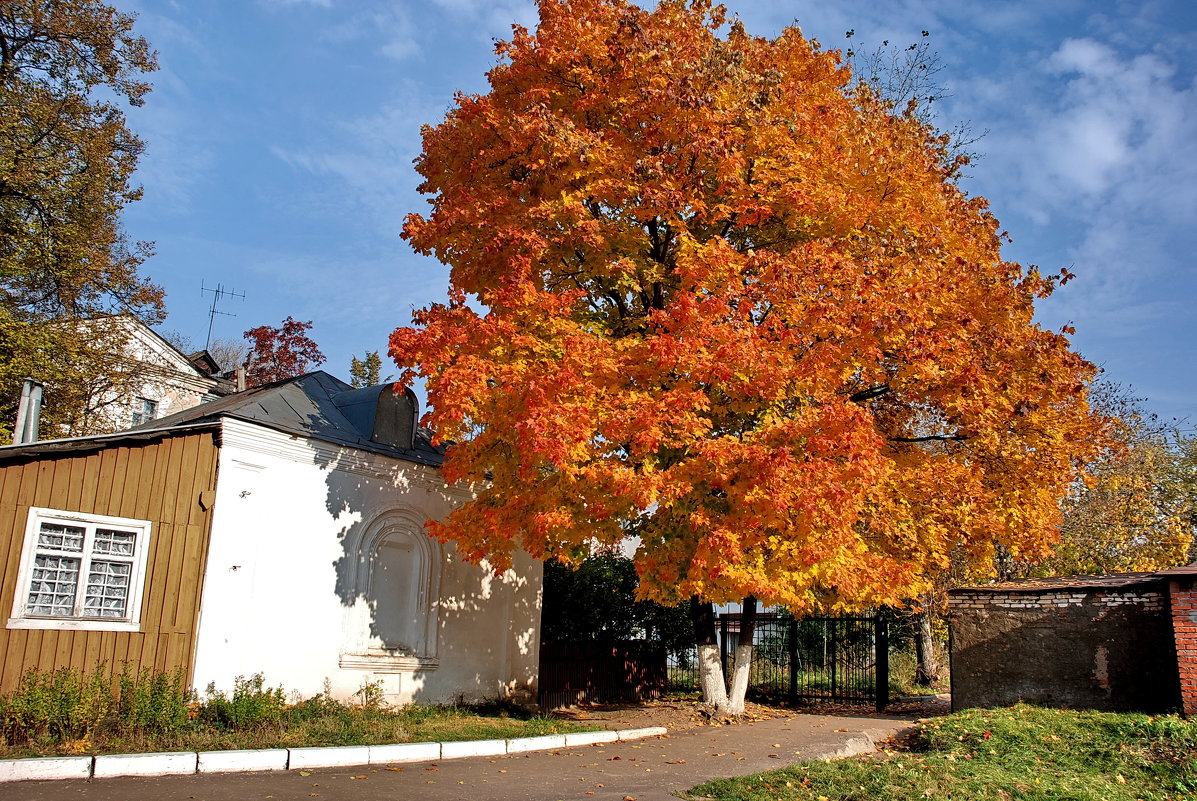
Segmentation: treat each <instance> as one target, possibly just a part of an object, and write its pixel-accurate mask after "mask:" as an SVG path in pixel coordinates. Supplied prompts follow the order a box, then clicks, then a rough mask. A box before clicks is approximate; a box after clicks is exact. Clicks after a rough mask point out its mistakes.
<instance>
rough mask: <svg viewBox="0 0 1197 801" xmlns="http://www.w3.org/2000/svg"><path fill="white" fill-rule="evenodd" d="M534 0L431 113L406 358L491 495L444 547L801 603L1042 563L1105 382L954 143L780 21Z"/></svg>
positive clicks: (415, 220)
mask: <svg viewBox="0 0 1197 801" xmlns="http://www.w3.org/2000/svg"><path fill="white" fill-rule="evenodd" d="M539 5H540V13H541V23H540V25H539V27H538V28H537V29H536V30H535V31H527V30H523V29H518V28H517V29H516V31H515V33H514V36H513V38H512V40H511V41H510V42H506V43H502V44H500V45H499V46H498V53H499V55H500V57H501V62H500V63H499V64H498V66H496V67H495V68H494V69H493V70H492V71H491V72H490V74H489V79H490V83H491V90H490V92H488V93H487V94H485V95H479V96H465V95H461V96H459V97H458V98H456V102H455V106H454V108H453V109H451V110H450V112H449V113H448V115H447V116H446V118H445V120H444V121H443V122H442V123H441V124H439V125H437V126H435V127H429V128H426V129H425V131H424V152H423V155H422V156H421V157H420V159H419V160H418V162H417V164H418V169H419V171H420V173H421V174H422V175H423V176H424V179H425V181H424V183H423V184H422V186H421V191H423V192H425V193H426V194H428V195H429V196H430V199H431V203H432V208H431V211H430V212H429V213H428V215H427V216H421V215H412V216H410V217H409V218H408V220H407V223H406V225H405V227H404V236H405V238H407V239H408V240H409V241H410V242H411V243H412V245H413V246H414V247H415V249H416V250H417V251H419V252H421V253H426V254H432V255H435V256H437V257H438V258H440V259H441V260H442V261H444V262H445V263H447V264H448V265H449V266H450V268H451V287H450V293H451V294H450V298H451V300H450V302H449V303H448V304H446V305H437V306H432V307H429V308H428V309H425V310H422V311H420V312H417V313H416V315H415V320H414V326H413V327H411V328H403V329H400V330H398V331H396V332H395V334H394V335H393V337H392V339H391V353H392V356H393V357H394V358H395V359H396V360H397V362H398V363H399V364H400V365H401V366H403V367H404V368H405V372H404V373H403V376H402V380H404V381H412V380H415V379H416V378H424V379H426V381H427V385H428V395H429V401H430V406H431V409H432V411H431V412H430V416H429V422H430V423H431V424H432V425H433V426H434V427H435V429H436V431H437V432H438V436H439V437H441V439H442V440H443V441H451V442H453V443H455V444H453V445H452V446H451V447H450V448H449V451H448V460H447V462H446V467H445V474H446V477H447V478H448V479H449V480H451V481H467V482H471V483H472V484H473V485H474V486H475V487H476V488H477V490H478V497H477V500H476V501H474V502H473V503H470V504H467V505H465V506H463V507H462V508H460V509H458V510H457V511H456V512H454V513H453V514H452V515H451V516H450V517H449V518H448V519H447V520H445V521H443V522H441V523H438V524H436V525H435V526H434V529H433V530H434V533H436V534H437V536H440V537H443V538H452V539H454V540H457V541H458V543H459V546H460V547H461V549H462V551H463V552H464V553H466V554H467V555H469V556H471V557H472V558H478V559H481V558H484V557H485V558H489V559H490V560H491V562H492V563H493V564H495V565H496V566H497V567H500V568H502V567H504V566H506V564H507V561H506V560H507V558H508V556H509V555H510V553H511V552H512V551H513V549H515V548H523V549H525V550H528V551H530V552H531V553H533V554H536V555H538V556H553V555H561V556H563V557H565V558H567V559H569V558H573V557H575V556H577V555H578V554H581V553H584V552H585V551H586V549H587V548H589V547H590V545H591V543H594V542H598V543H602V544H614V543H617V542H619V541H620V540H621V539H622V538H624V537H625V536H628V535H635V536H637V537H639V538H640V545H639V548H638V550H637V554H636V561H637V568H638V570H639V572H640V574H641V586H642V588H643V590H644V592H646V593H648V594H651V595H653V596H655V597H657V598H661V599H665V600H672V599H678V598H684V597H688V596H690V595H699V596H701V597H703V598H705V599H707V600H714V601H724V600H729V599H733V598H740V597H742V596H744V595H747V594H752V595H756V596H757V597H758V598H760V599H762V600H764V601H766V602H775V603H785V604H788V605H790V606H793V607H794V608H796V609H799V608H806V607H810V606H813V605H823V606H831V607H834V606H842V607H849V606H853V605H863V604H872V603H880V602H892V601H896V600H898V599H900V598H902V597H904V596H910V595H913V594H915V593H916V592H918V590H919V589H920V588H921V587H922V586H924V585H925V583H926V581H927V580H928V576H929V575H930V574H931V573H932V572H934V571H935V570H936V569H938V568H939V567H940V566H942V565H943V564H944V563H945V562H946V561H947V559H948V557H949V555H950V554H959V553H961V552H962V551H963V552H966V553H968V554H971V555H972V556H973V558H975V559H977V560H983V559H986V558H988V557H989V556H991V554H992V552H993V549H994V547H995V543H996V544H1001V545H1002V546H1004V547H1005V548H1007V549H1009V550H1011V551H1014V552H1018V553H1033V552H1036V550H1037V549H1042V548H1043V546H1044V543H1045V542H1047V541H1048V540H1049V539H1050V537H1051V535H1052V531H1053V530H1054V526H1055V524H1056V517H1057V512H1056V500H1057V499H1058V497H1059V496H1060V494H1061V493H1062V492H1063V491H1064V488H1065V487H1066V486H1067V485H1068V484H1069V482H1070V481H1071V480H1072V479H1073V476H1074V475H1075V471H1076V469H1077V467H1078V466H1079V465H1080V464H1083V463H1084V462H1085V461H1086V460H1087V459H1088V458H1090V456H1091V454H1092V453H1093V452H1094V450H1095V449H1096V448H1097V447H1098V445H1097V444H1096V443H1098V442H1099V440H1100V437H1099V436H1098V435H1099V434H1100V430H1101V424H1100V423H1101V421H1100V420H1097V419H1095V418H1093V417H1091V416H1090V415H1089V413H1088V410H1087V406H1086V403H1085V396H1084V388H1085V386H1086V385H1087V382H1088V381H1089V379H1090V378H1091V375H1092V367H1091V366H1090V365H1088V364H1087V363H1086V362H1084V360H1082V359H1081V358H1080V357H1078V356H1077V355H1076V354H1074V353H1073V352H1072V351H1071V350H1070V349H1069V346H1068V342H1067V340H1066V338H1065V337H1064V336H1063V335H1061V334H1056V333H1053V332H1050V331H1044V330H1041V329H1039V328H1038V327H1036V326H1035V325H1034V324H1033V322H1032V315H1033V303H1034V301H1035V299H1036V298H1038V297H1041V296H1043V295H1044V294H1046V293H1047V292H1050V291H1051V289H1052V287H1053V286H1054V282H1053V281H1052V280H1047V279H1043V278H1042V277H1040V276H1039V275H1038V273H1037V272H1036V271H1034V270H1033V269H1032V270H1023V269H1022V268H1021V267H1020V266H1019V265H1017V264H1013V263H1010V262H1006V261H1004V260H1003V259H1002V258H1001V252H1000V239H999V235H998V226H997V221H996V220H995V219H994V218H993V216H992V215H991V214H990V213H989V212H988V210H987V208H986V204H985V202H984V200H983V199H976V198H968V197H967V196H965V195H964V194H963V193H961V192H960V191H959V189H958V188H957V187H956V186H955V185H954V184H953V183H952V182H951V180H950V178H949V176H950V175H951V174H952V166H951V160H950V158H949V156H948V154H947V150H946V144H945V141H944V140H943V139H942V138H941V137H937V136H935V135H934V134H933V132H931V131H929V130H928V129H927V128H925V127H924V126H923V125H921V124H920V123H919V122H918V121H917V120H915V119H914V118H913V117H911V116H907V115H903V114H901V113H894V112H893V111H892V110H891V109H889V108H888V107H887V106H886V105H885V104H884V103H882V102H880V101H879V100H878V99H877V98H876V97H875V96H874V95H873V94H872V93H871V92H870V91H869V90H868V89H867V88H851V76H850V75H849V74H848V72H847V70H846V69H845V68H844V67H842V66H841V65H840V62H839V59H838V56H837V54H835V53H831V52H822V51H819V50H817V49H816V48H814V47H813V46H812V45H811V43H810V42H808V41H807V40H806V39H804V38H803V37H802V35H801V33H800V32H799V31H798V30H797V29H787V30H786V31H784V32H783V33H782V34H781V35H780V36H778V37H777V38H776V39H772V40H769V39H762V38H753V37H751V36H749V35H748V34H747V32H745V31H744V30H743V29H742V27H741V26H740V25H739V23H737V22H733V23H731V25H730V26H729V27H728V28H724V27H722V16H721V15H722V12H721V11H718V10H716V9H713V8H711V6H710V4H709V3H705V2H693V3H682V2H671V1H670V0H663V2H661V3H659V4H658V5H657V7H656V9H655V10H653V11H646V10H643V9H641V8H639V7H637V6H635V5H633V4H631V3H628V2H623V1H622V0H541V2H540V4H539ZM721 30H726V33H725V34H724V35H721V34H720V33H719V31H721ZM467 300H468V302H467ZM471 304H472V305H471Z"/></svg>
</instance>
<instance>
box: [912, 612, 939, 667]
mask: <svg viewBox="0 0 1197 801" xmlns="http://www.w3.org/2000/svg"><path fill="white" fill-rule="evenodd" d="M923 602H924V603H923V611H921V612H919V613H918V614H916V615H915V616H914V653H915V658H916V659H917V660H918V665H917V666H916V667H915V669H914V683H915V684H917V685H919V686H920V687H930V686H931V685H932V684H935V682H937V681H939V676H940V667H939V651H938V649H937V648H936V647H935V636H934V634H933V633H932V631H931V610H932V604H931V599H930V598H924V599H923Z"/></svg>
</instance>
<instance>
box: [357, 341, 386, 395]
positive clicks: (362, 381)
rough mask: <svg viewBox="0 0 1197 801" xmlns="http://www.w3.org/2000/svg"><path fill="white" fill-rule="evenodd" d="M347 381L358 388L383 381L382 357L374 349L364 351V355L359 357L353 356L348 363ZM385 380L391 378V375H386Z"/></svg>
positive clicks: (375, 384)
mask: <svg viewBox="0 0 1197 801" xmlns="http://www.w3.org/2000/svg"><path fill="white" fill-rule="evenodd" d="M349 376H350V381H349V383H350V384H352V385H353V386H355V387H358V388H359V389H360V388H362V387H373V386H377V385H379V384H381V383H383V380H384V379H383V378H382V357H381V356H379V355H378V351H376V350H368V351H366V357H365V358H364V359H359V358H358V357H356V356H354V357H353V359H352V361H351V362H350V363H349ZM385 380H386V381H390V380H391V376H387V377H386V379H385Z"/></svg>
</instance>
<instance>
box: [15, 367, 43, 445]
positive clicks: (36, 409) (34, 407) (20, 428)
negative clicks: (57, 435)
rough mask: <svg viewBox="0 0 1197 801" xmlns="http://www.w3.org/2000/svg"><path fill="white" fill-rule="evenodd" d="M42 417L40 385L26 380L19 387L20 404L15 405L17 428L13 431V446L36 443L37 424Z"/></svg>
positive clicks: (38, 382)
mask: <svg viewBox="0 0 1197 801" xmlns="http://www.w3.org/2000/svg"><path fill="white" fill-rule="evenodd" d="M41 416H42V384H41V382H40V381H34V380H33V379H32V378H26V379H25V383H24V385H23V386H22V387H21V402H20V403H19V404H18V405H17V427H16V429H15V430H14V431H13V437H12V443H13V444H14V445H27V444H29V443H30V442H37V434H38V430H37V429H38V424H39V423H40V422H41Z"/></svg>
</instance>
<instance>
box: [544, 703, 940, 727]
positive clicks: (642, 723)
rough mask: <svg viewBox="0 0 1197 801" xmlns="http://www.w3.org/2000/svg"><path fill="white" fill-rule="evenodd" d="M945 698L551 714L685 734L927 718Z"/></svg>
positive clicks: (612, 707)
mask: <svg viewBox="0 0 1197 801" xmlns="http://www.w3.org/2000/svg"><path fill="white" fill-rule="evenodd" d="M950 705H951V704H950V701H949V700H948V699H947V697H946V696H921V697H915V698H901V699H896V700H895V701H894V703H892V704H890V705H889V707H887V708H886V710H885V712H883V713H879V712H877V711H876V710H875V709H874V708H873V707H872V706H871V705H862V704H846V703H832V702H826V703H810V704H802V705H799V706H777V705H768V704H757V703H752V702H751V701H750V702H747V703H746V704H745V705H744V706H745V711H746V712H747V714H746V715H745V716H744V717H742V718H734V719H733V718H712V717H711V716H710V715H708V714H707V712H706V709H705V708H704V707H703V705H702V703H701V702H700V701H699V700H698V699H697V698H670V699H663V700H659V701H642V702H637V703H620V704H579V705H577V706H571V707H564V708H562V709H556V710H554V711H553V713H552V714H553V715H554V716H557V717H561V718H564V719H567V720H573V721H577V722H579V723H594V724H596V725H599V726H602V727H603V728H605V729H642V728H648V727H650V726H664V727H665V728H667V729H669V730H670V731H684V730H686V729H693V728H697V727H699V726H728V725H734V724H736V723H747V722H750V721H754V720H768V719H770V718H776V717H790V716H793V715H854V716H855V715H859V716H868V717H890V716H894V715H912V716H919V717H930V716H932V715H942V714H946V713H947V712H948V710H949V707H950Z"/></svg>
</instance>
